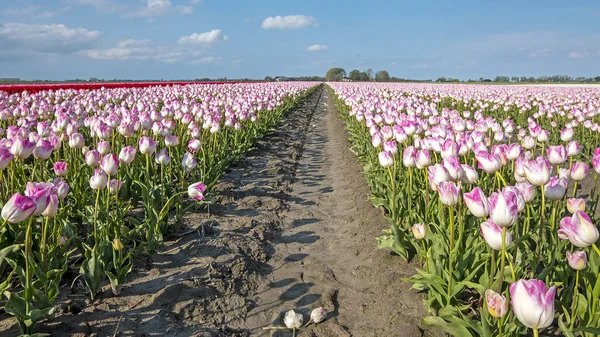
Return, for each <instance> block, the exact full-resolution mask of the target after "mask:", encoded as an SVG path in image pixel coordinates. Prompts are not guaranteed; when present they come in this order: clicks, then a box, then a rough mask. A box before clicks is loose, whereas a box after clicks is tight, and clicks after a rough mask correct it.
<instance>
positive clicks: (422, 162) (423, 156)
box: [415, 149, 431, 168]
mask: <svg viewBox="0 0 600 337" xmlns="http://www.w3.org/2000/svg"><path fill="white" fill-rule="evenodd" d="M415 157H416V164H417V167H418V168H424V167H428V166H429V165H431V155H430V154H429V151H428V150H427V149H422V150H419V151H417V154H416V155H415Z"/></svg>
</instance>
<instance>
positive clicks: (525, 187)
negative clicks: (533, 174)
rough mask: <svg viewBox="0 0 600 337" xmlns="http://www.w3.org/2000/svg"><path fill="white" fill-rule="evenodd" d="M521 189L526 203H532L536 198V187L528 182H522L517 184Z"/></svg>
mask: <svg viewBox="0 0 600 337" xmlns="http://www.w3.org/2000/svg"><path fill="white" fill-rule="evenodd" d="M515 187H516V188H518V189H519V191H520V192H521V195H522V196H523V199H524V200H525V202H526V203H530V202H532V201H533V199H534V198H535V187H534V186H533V185H531V184H530V183H527V182H521V183H518V184H516V185H515Z"/></svg>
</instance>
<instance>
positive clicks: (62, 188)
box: [54, 178, 69, 200]
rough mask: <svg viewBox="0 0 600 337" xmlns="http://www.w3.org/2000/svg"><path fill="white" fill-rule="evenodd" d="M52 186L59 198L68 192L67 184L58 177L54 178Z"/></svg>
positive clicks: (62, 197)
mask: <svg viewBox="0 0 600 337" xmlns="http://www.w3.org/2000/svg"><path fill="white" fill-rule="evenodd" d="M54 188H55V189H56V194H57V196H58V199H59V200H62V199H64V198H65V197H66V196H67V194H69V184H67V183H66V182H65V181H64V180H61V179H60V178H55V179H54Z"/></svg>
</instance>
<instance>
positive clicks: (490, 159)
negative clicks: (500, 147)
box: [475, 151, 502, 174]
mask: <svg viewBox="0 0 600 337" xmlns="http://www.w3.org/2000/svg"><path fill="white" fill-rule="evenodd" d="M475 158H476V159H477V162H478V164H479V168H480V169H482V170H484V171H485V172H487V173H490V174H492V173H495V172H496V171H498V170H499V169H500V168H501V167H502V161H501V160H500V158H499V157H498V156H497V155H492V154H490V153H488V152H485V151H479V152H477V154H476V155H475Z"/></svg>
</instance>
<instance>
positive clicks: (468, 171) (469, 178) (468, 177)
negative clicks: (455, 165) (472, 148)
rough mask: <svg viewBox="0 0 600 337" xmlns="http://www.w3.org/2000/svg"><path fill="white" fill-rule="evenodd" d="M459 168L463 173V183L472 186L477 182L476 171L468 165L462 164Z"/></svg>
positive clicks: (477, 175)
mask: <svg viewBox="0 0 600 337" xmlns="http://www.w3.org/2000/svg"><path fill="white" fill-rule="evenodd" d="M461 167H462V170H463V172H464V173H465V174H464V175H463V181H464V182H466V183H468V184H474V183H476V182H477V180H479V174H478V173H477V170H475V169H474V168H472V167H471V166H470V165H468V164H462V165H461Z"/></svg>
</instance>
